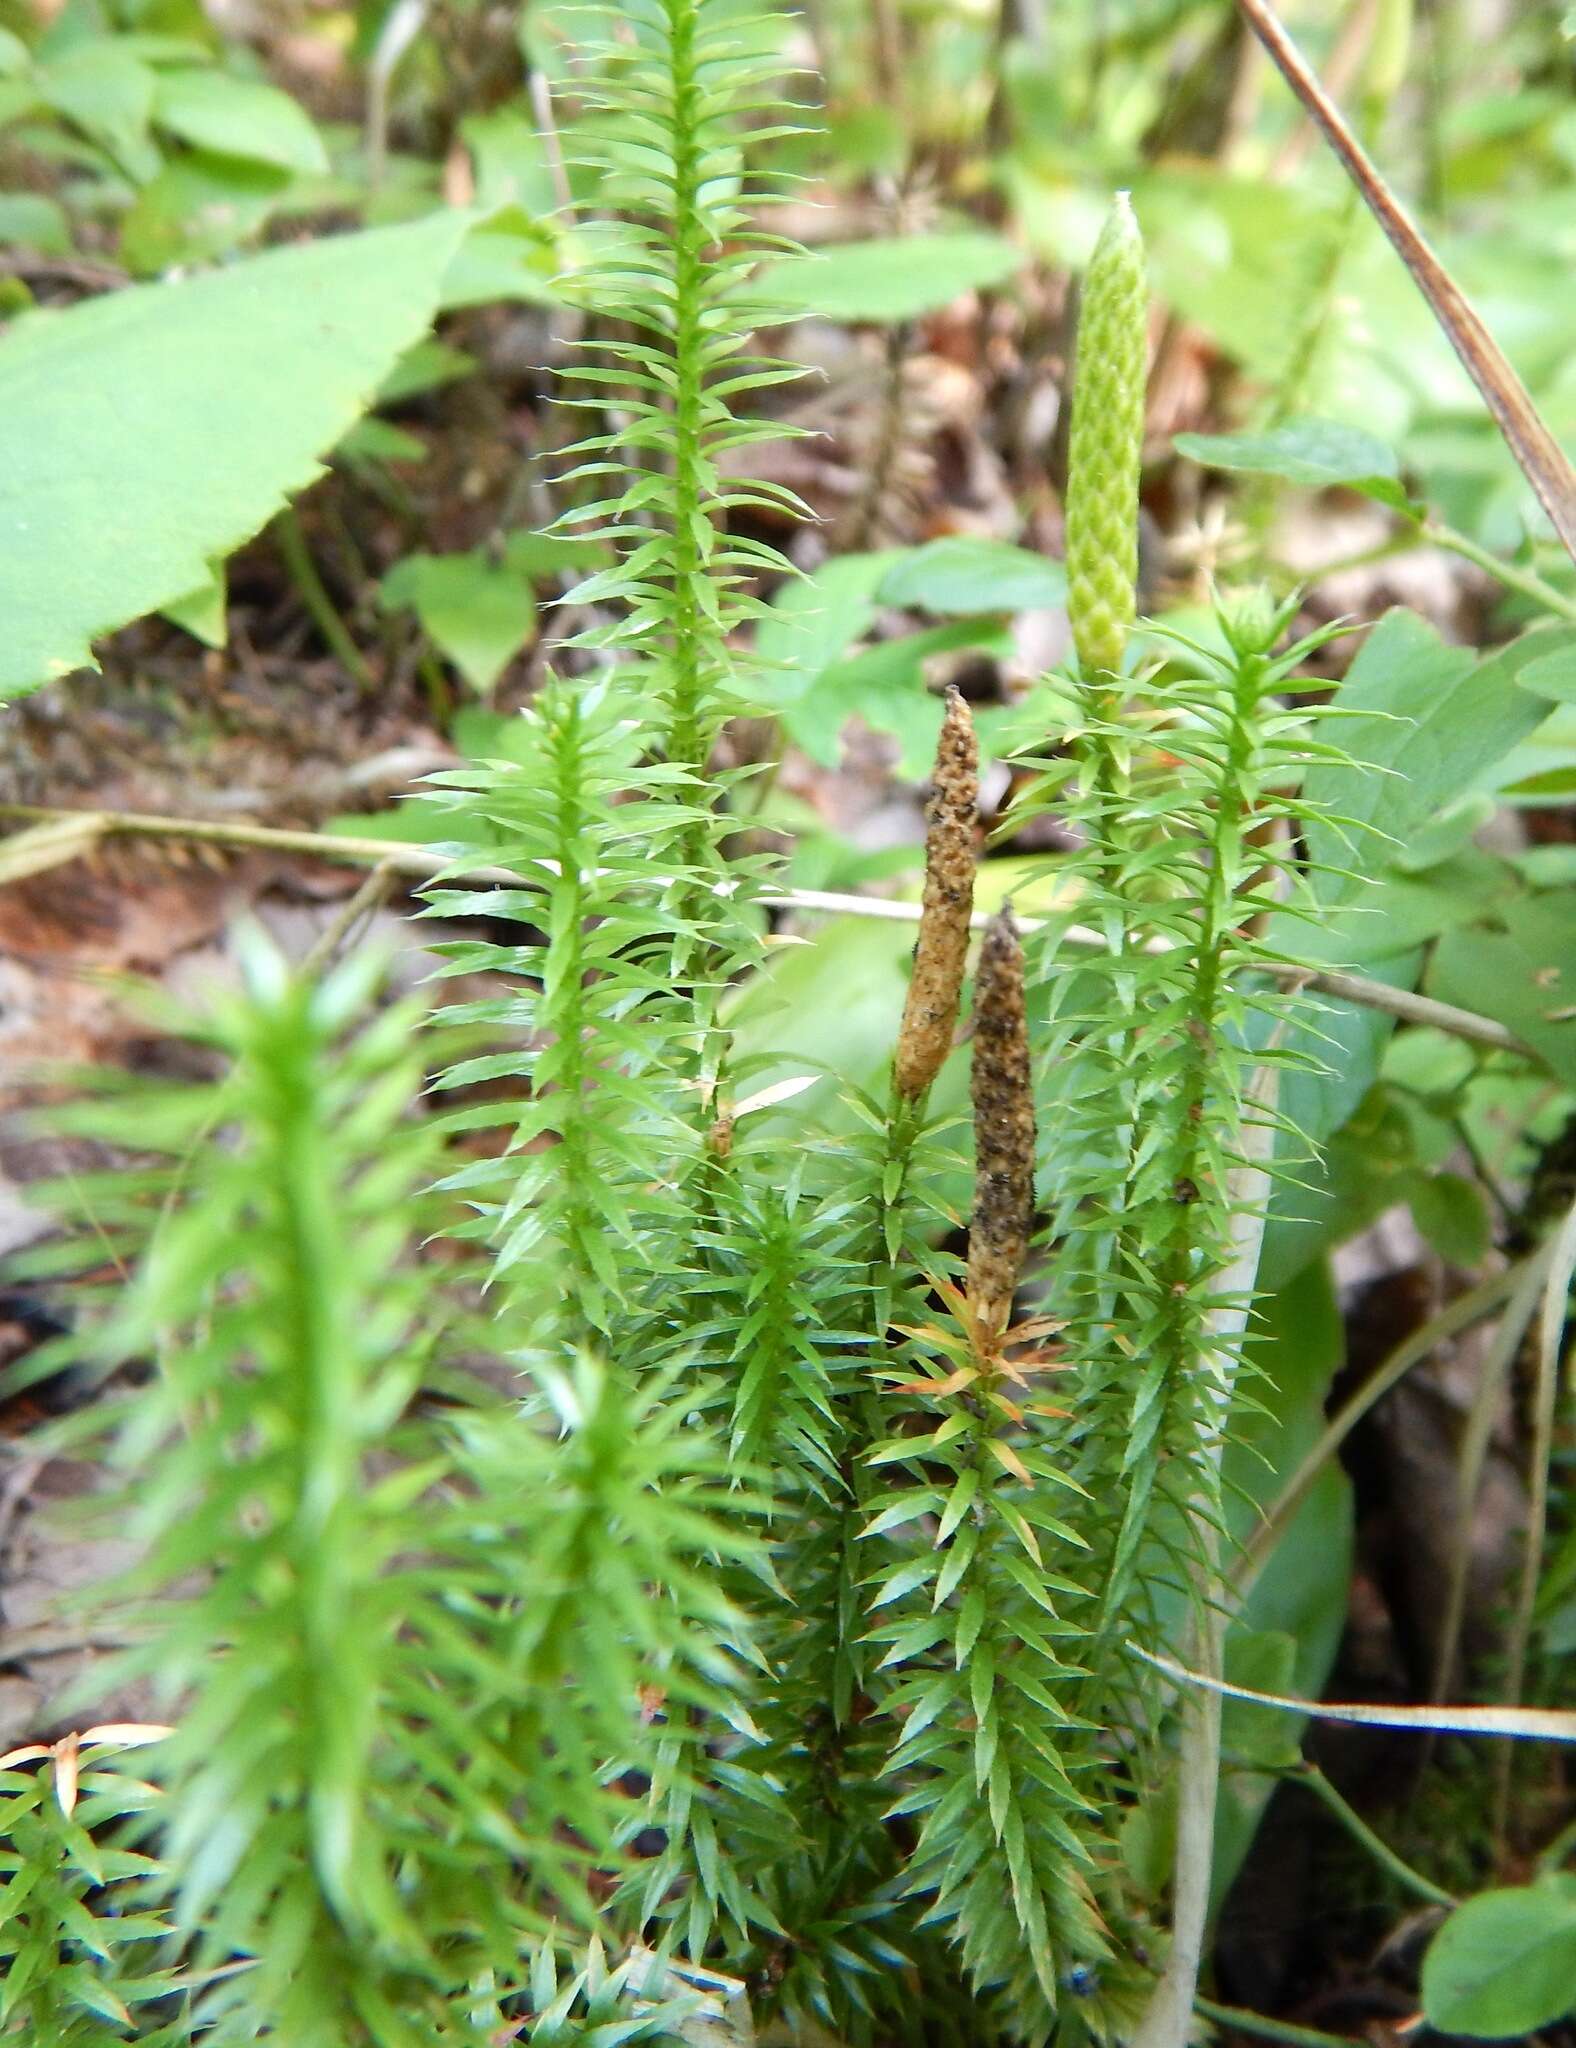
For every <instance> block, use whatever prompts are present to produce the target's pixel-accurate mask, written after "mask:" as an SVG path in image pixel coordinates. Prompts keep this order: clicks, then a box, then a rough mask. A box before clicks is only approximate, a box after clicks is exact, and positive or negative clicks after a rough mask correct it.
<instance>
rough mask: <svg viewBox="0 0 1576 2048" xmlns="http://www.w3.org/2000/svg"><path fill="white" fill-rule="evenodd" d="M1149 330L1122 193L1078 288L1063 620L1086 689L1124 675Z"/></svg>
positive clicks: (1134, 228)
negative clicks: (1099, 677)
mask: <svg viewBox="0 0 1576 2048" xmlns="http://www.w3.org/2000/svg"><path fill="white" fill-rule="evenodd" d="M1148 325H1149V304H1148V294H1147V292H1146V290H1145V285H1144V244H1143V238H1142V236H1141V235H1140V234H1139V232H1138V222H1137V221H1136V219H1135V218H1134V217H1133V209H1132V205H1131V203H1130V201H1129V200H1128V196H1127V194H1126V193H1125V192H1118V194H1117V195H1116V199H1115V202H1114V204H1113V205H1112V207H1111V211H1110V213H1109V214H1108V215H1107V216H1106V223H1105V226H1104V228H1103V229H1102V230H1101V232H1100V239H1099V241H1098V242H1097V243H1096V244H1095V251H1094V255H1093V257H1092V258H1091V259H1090V263H1089V270H1088V274H1087V275H1086V276H1085V278H1084V287H1083V305H1082V308H1081V310H1080V312H1079V316H1078V353H1077V359H1076V362H1075V365H1074V377H1073V425H1072V436H1071V444H1070V450H1069V455H1068V465H1067V613H1068V617H1069V619H1070V621H1071V624H1072V629H1073V644H1074V646H1076V648H1077V649H1078V663H1079V667H1080V668H1081V669H1082V671H1083V673H1084V675H1085V676H1086V677H1088V678H1090V679H1091V680H1092V679H1093V678H1094V677H1095V676H1097V675H1100V674H1115V673H1117V672H1119V671H1120V669H1121V666H1122V648H1123V644H1124V642H1125V640H1126V637H1127V629H1128V627H1129V626H1130V625H1131V624H1132V623H1133V616H1134V608H1135V599H1134V592H1135V588H1136V585H1137V582H1138V463H1139V456H1140V454H1141V452H1142V449H1143V441H1144V380H1145V368H1146V361H1147V335H1148Z"/></svg>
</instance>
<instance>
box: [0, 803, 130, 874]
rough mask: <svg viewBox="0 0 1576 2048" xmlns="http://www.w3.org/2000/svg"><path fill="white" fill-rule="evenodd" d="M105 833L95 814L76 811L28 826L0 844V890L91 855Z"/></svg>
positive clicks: (99, 819)
mask: <svg viewBox="0 0 1576 2048" xmlns="http://www.w3.org/2000/svg"><path fill="white" fill-rule="evenodd" d="M104 830H105V821H104V820H103V819H102V818H101V817H100V816H99V814H98V813H97V812H96V811H78V812H75V813H68V814H66V815H63V816H61V817H58V818H52V819H48V820H46V821H45V823H43V824H41V825H30V826H28V828H27V830H26V831H25V832H15V833H13V834H12V835H11V837H10V838H9V839H6V840H0V886H3V885H4V884H5V883H7V882H20V881H21V880H22V879H23V877H24V876H26V875H41V874H44V873H45V872H46V871H47V870H48V869H50V868H58V867H60V866H62V865H63V864H64V863H65V862H66V861H68V860H76V859H78V858H79V857H80V856H81V855H82V854H85V853H91V852H92V851H93V849H94V847H95V846H97V845H98V843H99V840H100V838H101V837H102V836H103V834H104Z"/></svg>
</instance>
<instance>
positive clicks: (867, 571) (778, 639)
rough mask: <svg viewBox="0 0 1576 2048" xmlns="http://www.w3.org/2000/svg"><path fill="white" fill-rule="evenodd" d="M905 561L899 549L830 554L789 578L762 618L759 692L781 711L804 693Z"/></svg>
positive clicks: (860, 628) (863, 623)
mask: <svg viewBox="0 0 1576 2048" xmlns="http://www.w3.org/2000/svg"><path fill="white" fill-rule="evenodd" d="M902 559H903V551H902V550H901V549H899V548H888V549H885V550H884V551H882V552H879V553H876V554H869V555H834V556H833V557H832V559H831V560H830V561H828V562H823V563H822V565H821V567H820V568H819V569H815V570H812V571H811V573H810V574H809V575H808V576H792V577H790V578H789V579H788V581H787V582H786V583H785V584H784V585H783V587H782V589H781V590H780V591H779V592H778V595H777V601H776V603H775V604H774V605H773V606H772V608H771V610H770V612H769V613H768V614H767V615H766V617H765V618H763V619H762V620H761V623H760V627H759V629H758V632H757V635H756V642H755V645H756V652H757V653H758V655H759V656H760V658H761V660H762V661H763V662H764V663H766V665H767V669H768V673H767V675H766V676H765V678H764V680H763V685H762V688H763V692H764V694H765V695H766V697H767V698H768V700H769V701H770V702H771V703H772V704H773V705H775V706H776V707H778V708H779V709H786V708H787V707H788V706H790V705H793V704H796V703H798V702H799V700H800V699H801V698H802V697H804V696H805V694H806V693H807V692H808V691H809V689H810V688H811V686H812V685H813V684H814V682H815V679H816V677H817V676H818V675H820V674H821V672H822V670H823V669H827V668H830V666H831V665H832V663H833V662H834V661H837V660H839V659H840V658H841V657H842V656H843V655H844V654H846V653H847V651H848V649H849V648H850V647H851V646H852V645H853V643H854V642H855V641H856V640H858V639H861V638H862V637H863V636H864V634H865V633H866V632H867V631H868V630H869V628H870V627H871V625H872V624H873V623H874V621H875V616H876V591H877V589H878V588H879V586H880V584H881V580H882V578H883V577H884V576H885V575H886V574H887V572H888V570H889V569H891V568H892V567H894V566H895V565H896V564H897V563H899V562H901V561H902Z"/></svg>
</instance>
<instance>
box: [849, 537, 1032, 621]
mask: <svg viewBox="0 0 1576 2048" xmlns="http://www.w3.org/2000/svg"><path fill="white" fill-rule="evenodd" d="M876 595H877V597H878V598H879V600H880V601H881V603H882V604H896V605H903V606H906V607H907V608H908V609H909V610H910V611H924V612H936V613H938V614H940V615H941V616H943V617H946V616H951V615H954V614H964V615H967V614H970V613H976V612H1027V611H1034V610H1038V609H1041V608H1048V607H1050V606H1054V605H1060V604H1063V603H1065V601H1066V597H1067V576H1066V572H1065V571H1064V569H1063V568H1062V565H1061V563H1060V562H1050V561H1047V560H1046V558H1045V557H1044V556H1043V555H1037V554H1034V553H1032V552H1031V550H1030V549H1028V548H1018V547H1013V546H1011V545H1010V544H1009V543H1008V542H1006V541H1001V540H980V539H975V538H973V537H971V536H969V535H963V534H959V535H953V536H949V537H948V538H946V539H944V540H933V541H928V542H927V543H926V544H925V546H924V547H920V548H914V549H913V550H911V551H910V552H909V553H908V554H906V555H905V556H904V557H903V559H902V560H900V561H898V562H896V563H894V564H893V566H892V567H891V568H890V569H889V570H888V571H887V573H886V575H885V576H884V577H883V578H882V580H881V585H880V588H879V589H878V591H877V593H876Z"/></svg>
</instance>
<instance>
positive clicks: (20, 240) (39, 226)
mask: <svg viewBox="0 0 1576 2048" xmlns="http://www.w3.org/2000/svg"><path fill="white" fill-rule="evenodd" d="M0 242H3V243H4V244H5V245H6V247H7V248H11V249H15V248H23V249H36V250H37V251H38V253H39V255H40V256H68V255H69V254H70V253H71V229H70V227H69V225H68V224H67V221H66V214H65V209H64V207H62V206H61V205H60V204H59V203H58V201H56V200H53V199H46V198H45V197H44V195H43V194H42V193H41V192H7V193H3V194H0Z"/></svg>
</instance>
